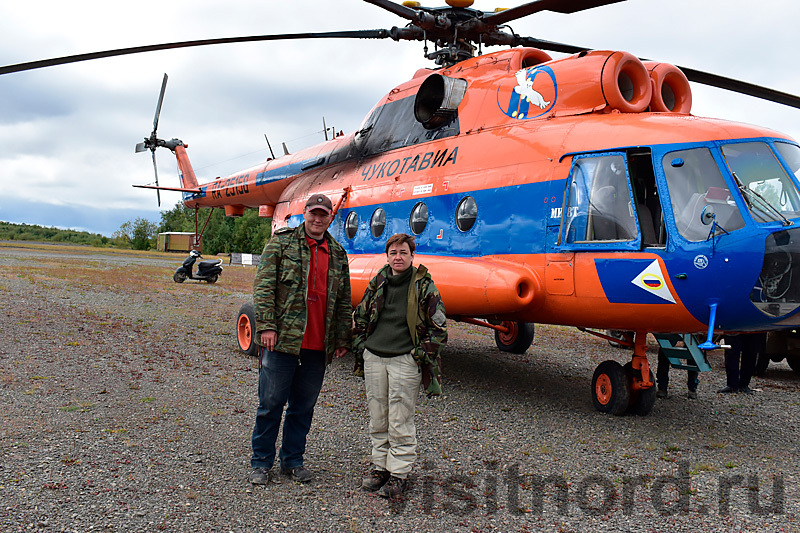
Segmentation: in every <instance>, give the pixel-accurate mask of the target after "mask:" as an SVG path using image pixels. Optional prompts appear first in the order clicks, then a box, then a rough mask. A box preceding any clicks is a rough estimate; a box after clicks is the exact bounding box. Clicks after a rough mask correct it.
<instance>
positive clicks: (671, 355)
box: [653, 333, 711, 372]
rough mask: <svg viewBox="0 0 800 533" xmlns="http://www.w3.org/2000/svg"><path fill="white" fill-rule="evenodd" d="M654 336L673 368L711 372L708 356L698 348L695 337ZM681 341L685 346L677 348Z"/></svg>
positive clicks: (664, 334)
mask: <svg viewBox="0 0 800 533" xmlns="http://www.w3.org/2000/svg"><path fill="white" fill-rule="evenodd" d="M653 336H654V337H655V338H656V340H657V341H658V344H659V346H661V350H662V351H663V352H664V355H665V356H666V357H667V359H668V360H669V362H670V364H671V365H672V367H673V368H682V369H684V370H694V371H696V372H708V371H710V370H711V365H709V364H708V359H707V358H706V354H705V352H704V351H703V350H701V349H700V348H699V347H698V346H699V344H698V342H697V339H695V337H694V335H691V334H688V333H687V334H683V335H681V334H678V333H654V334H653ZM680 341H683V343H684V346H677V344H678V342H680Z"/></svg>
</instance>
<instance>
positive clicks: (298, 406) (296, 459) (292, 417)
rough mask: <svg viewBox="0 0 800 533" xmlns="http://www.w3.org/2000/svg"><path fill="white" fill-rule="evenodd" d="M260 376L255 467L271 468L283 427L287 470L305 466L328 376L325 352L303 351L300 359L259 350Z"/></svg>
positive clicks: (252, 463)
mask: <svg viewBox="0 0 800 533" xmlns="http://www.w3.org/2000/svg"><path fill="white" fill-rule="evenodd" d="M260 351H261V353H260V356H261V368H260V369H259V373H258V410H257V411H256V424H255V428H253V456H252V457H251V458H250V465H251V466H252V467H253V468H272V465H273V463H274V462H275V442H276V441H277V440H278V429H279V428H280V425H281V417H282V416H283V408H284V406H287V403H288V406H287V407H286V416H285V419H284V422H283V441H282V443H281V451H280V460H281V465H282V466H283V467H284V468H294V467H297V466H302V465H303V454H304V453H305V451H306V435H308V430H309V429H310V428H311V419H312V418H313V416H314V406H315V405H316V403H317V397H318V396H319V391H320V388H321V387H322V379H323V378H324V377H325V353H324V352H321V351H316V350H300V356H299V357H298V356H296V355H291V354H287V353H283V352H271V351H269V350H266V349H264V348H261V349H260Z"/></svg>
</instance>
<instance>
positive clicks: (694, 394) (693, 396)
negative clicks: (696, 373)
mask: <svg viewBox="0 0 800 533" xmlns="http://www.w3.org/2000/svg"><path fill="white" fill-rule="evenodd" d="M686 397H687V398H689V399H690V400H696V399H697V391H696V390H690V391H689V392H688V393H687V394H686Z"/></svg>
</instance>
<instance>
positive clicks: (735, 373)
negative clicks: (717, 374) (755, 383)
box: [717, 333, 767, 394]
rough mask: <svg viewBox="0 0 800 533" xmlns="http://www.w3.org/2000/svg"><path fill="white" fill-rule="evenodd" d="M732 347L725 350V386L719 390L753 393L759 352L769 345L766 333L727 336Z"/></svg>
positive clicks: (721, 391)
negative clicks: (753, 378)
mask: <svg viewBox="0 0 800 533" xmlns="http://www.w3.org/2000/svg"><path fill="white" fill-rule="evenodd" d="M725 340H726V341H728V344H730V348H728V349H727V350H725V381H726V385H725V387H723V388H721V389H719V390H718V391H717V392H720V393H723V394H729V393H732V392H742V393H744V394H753V389H751V388H750V379H751V378H752V377H753V374H755V372H756V361H757V360H758V354H759V353H763V352H764V350H766V347H767V334H766V333H742V334H740V335H731V336H729V337H725Z"/></svg>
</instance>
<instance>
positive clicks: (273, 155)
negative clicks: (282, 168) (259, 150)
mask: <svg viewBox="0 0 800 533" xmlns="http://www.w3.org/2000/svg"><path fill="white" fill-rule="evenodd" d="M264 139H266V140H267V147H268V148H269V153H270V155H271V156H272V159H275V152H273V151H272V145H271V144H270V143H269V137H267V134H266V133H265V134H264Z"/></svg>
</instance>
